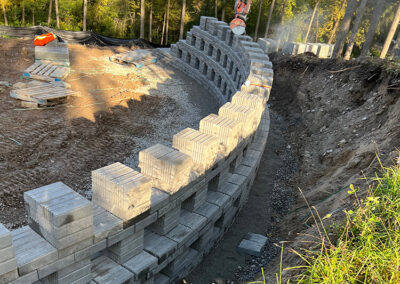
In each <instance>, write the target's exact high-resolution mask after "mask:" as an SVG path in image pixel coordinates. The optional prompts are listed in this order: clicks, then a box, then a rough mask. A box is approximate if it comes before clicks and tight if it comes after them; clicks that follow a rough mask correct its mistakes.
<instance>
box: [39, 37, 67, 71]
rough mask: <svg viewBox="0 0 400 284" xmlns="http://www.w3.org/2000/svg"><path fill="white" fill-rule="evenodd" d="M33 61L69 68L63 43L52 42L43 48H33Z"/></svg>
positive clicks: (65, 45)
mask: <svg viewBox="0 0 400 284" xmlns="http://www.w3.org/2000/svg"><path fill="white" fill-rule="evenodd" d="M35 61H36V62H51V63H52V64H55V65H61V66H69V65H70V64H69V52H68V45H67V44H66V43H65V42H54V43H52V44H49V45H45V46H35Z"/></svg>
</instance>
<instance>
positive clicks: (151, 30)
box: [149, 0, 153, 42]
mask: <svg viewBox="0 0 400 284" xmlns="http://www.w3.org/2000/svg"><path fill="white" fill-rule="evenodd" d="M152 37H153V0H151V3H150V15H149V41H150V42H151V40H152Z"/></svg>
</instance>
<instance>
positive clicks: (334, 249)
mask: <svg viewBox="0 0 400 284" xmlns="http://www.w3.org/2000/svg"><path fill="white" fill-rule="evenodd" d="M373 181H374V183H375V184H376V187H374V188H371V189H370V191H369V193H368V196H367V197H366V199H365V200H362V201H361V200H360V199H359V197H358V195H357V193H358V191H359V189H358V188H355V187H354V186H353V185H350V189H349V191H348V193H349V194H351V195H354V197H355V200H356V204H357V205H356V209H354V211H353V210H349V211H346V212H345V213H346V221H345V223H344V224H343V225H342V226H341V228H340V234H339V239H338V241H337V242H336V244H333V243H331V242H330V241H329V237H328V235H327V234H326V233H325V230H324V234H323V235H324V236H323V238H322V244H321V248H320V249H319V250H317V251H312V250H310V251H306V252H305V255H304V254H300V253H298V254H299V255H300V256H301V257H302V258H303V259H304V261H305V262H306V265H305V266H302V267H295V268H296V269H298V268H303V269H305V272H304V273H302V274H301V275H300V276H299V277H298V278H297V280H296V281H295V282H297V283H400V166H399V165H396V166H394V167H392V168H383V171H382V176H381V177H376V178H374V179H373ZM326 217H327V218H329V217H330V216H326ZM319 220H320V219H319ZM318 225H319V226H320V227H323V225H322V221H321V220H320V224H318ZM290 269H294V268H290Z"/></svg>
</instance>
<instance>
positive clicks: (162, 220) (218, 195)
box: [0, 17, 273, 284]
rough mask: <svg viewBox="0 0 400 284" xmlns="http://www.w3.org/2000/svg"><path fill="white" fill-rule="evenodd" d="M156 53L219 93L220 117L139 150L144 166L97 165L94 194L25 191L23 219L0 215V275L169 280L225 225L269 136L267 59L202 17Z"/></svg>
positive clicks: (5, 278) (26, 279)
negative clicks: (9, 220)
mask: <svg viewBox="0 0 400 284" xmlns="http://www.w3.org/2000/svg"><path fill="white" fill-rule="evenodd" d="M158 52H159V54H160V55H163V56H162V57H163V58H162V60H164V61H166V62H168V63H169V64H171V65H173V66H175V67H177V68H179V69H181V70H183V71H184V72H185V73H187V74H188V75H190V76H192V77H193V78H194V79H195V80H197V81H198V82H200V83H201V84H202V85H203V86H204V87H205V88H206V89H208V90H209V91H210V92H212V93H213V94H214V95H215V98H216V99H217V100H218V102H219V103H220V104H221V105H222V104H223V105H222V106H221V108H220V109H219V112H218V115H215V114H211V115H209V116H207V117H205V118H204V119H202V120H201V121H200V124H199V130H195V129H189V128H188V129H185V130H183V131H181V132H179V133H177V134H176V135H174V137H173V148H169V147H166V146H163V145H160V144H156V145H154V146H152V147H150V148H148V149H145V150H143V151H141V152H140V153H139V167H140V173H139V172H136V171H134V170H133V169H131V168H129V167H127V166H125V165H123V164H121V163H115V164H112V165H109V166H107V167H104V168H101V169H98V170H95V171H93V172H92V189H93V194H92V195H93V200H92V201H88V200H86V199H85V198H83V197H82V196H80V195H79V194H77V193H76V192H75V191H73V190H72V189H70V188H69V187H68V186H66V185H64V184H62V183H61V182H59V183H55V184H51V185H47V186H44V187H41V188H37V189H34V190H31V191H28V192H26V193H25V194H24V199H25V203H26V207H27V209H28V216H29V226H25V227H23V228H20V229H17V230H14V231H12V232H9V231H8V230H7V229H6V228H5V227H4V226H2V225H1V224H0V283H34V282H36V281H39V282H40V283H89V282H90V283H157V284H158V283H174V282H176V280H178V279H180V278H182V277H184V276H185V275H187V274H188V273H189V272H190V270H191V269H193V268H194V267H195V266H196V265H197V264H198V263H199V262H200V261H201V259H202V257H203V256H204V255H205V254H207V253H208V252H209V251H210V250H211V249H212V247H213V246H214V244H215V243H216V242H217V241H218V240H219V239H220V238H221V237H222V236H223V234H224V232H225V231H226V230H227V229H228V227H229V226H230V225H231V224H232V222H233V220H234V218H235V216H236V214H237V212H238V211H239V210H240V209H241V208H242V207H243V205H244V204H245V202H246V200H247V197H248V195H249V192H250V188H251V185H252V183H253V181H254V179H255V176H256V173H257V169H258V165H259V163H260V160H261V156H262V153H263V151H264V148H265V144H266V141H267V137H268V131H269V112H268V108H267V107H266V103H267V100H268V97H269V92H270V86H271V84H272V80H273V72H272V69H271V67H272V65H271V63H270V62H269V59H268V56H267V55H266V54H264V52H263V50H262V49H260V48H259V47H258V45H257V43H253V42H251V39H250V38H249V37H246V36H240V37H238V36H235V35H233V34H232V33H231V32H230V29H229V27H228V26H227V24H225V23H223V22H219V21H217V20H216V19H214V18H209V17H202V18H201V23H200V27H194V28H193V29H192V30H191V31H190V32H188V36H187V39H186V40H185V41H179V42H178V43H177V44H176V45H172V47H171V51H170V53H168V52H166V51H165V50H159V51H158Z"/></svg>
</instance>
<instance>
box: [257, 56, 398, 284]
mask: <svg viewBox="0 0 400 284" xmlns="http://www.w3.org/2000/svg"><path fill="white" fill-rule="evenodd" d="M271 60H272V62H273V64H274V71H275V74H274V86H273V89H272V96H271V99H270V103H271V108H272V109H273V110H274V111H276V112H278V114H279V115H280V116H282V117H283V118H284V120H285V123H286V125H287V129H286V131H285V133H284V138H285V140H286V143H287V148H290V149H291V150H292V153H293V154H294V156H295V157H296V160H297V164H298V168H299V170H298V172H297V174H295V175H294V176H293V177H292V178H291V179H290V181H289V182H288V183H287V185H288V187H287V188H286V190H290V191H292V193H293V196H294V198H295V202H294V203H293V204H292V206H291V208H290V209H289V212H288V214H285V215H284V218H283V221H282V222H280V223H279V225H278V226H277V227H278V228H279V229H278V230H277V231H276V232H273V233H272V236H274V237H275V238H276V239H278V240H280V241H289V243H287V244H285V247H286V248H288V250H285V252H286V253H285V257H284V259H285V260H284V267H292V266H296V265H298V264H299V263H300V260H299V258H297V257H295V255H294V254H293V253H287V251H290V249H289V248H294V249H296V250H297V251H300V248H301V247H310V246H311V245H314V244H315V243H314V244H311V243H310V242H315V241H318V237H319V235H318V232H317V230H316V227H315V226H314V220H313V219H312V217H311V214H310V210H309V209H308V207H307V205H306V203H305V201H304V199H306V200H307V201H308V202H309V203H310V205H311V206H315V207H316V209H317V210H318V212H319V214H320V216H321V217H324V216H325V215H327V214H332V218H331V219H330V220H329V221H327V224H329V223H330V222H332V221H340V220H341V219H342V218H343V213H342V212H343V210H345V209H349V208H351V207H352V205H353V203H354V199H353V196H349V195H348V193H347V190H348V188H349V185H350V184H356V185H359V186H360V187H361V188H363V189H364V190H365V189H366V187H367V184H366V181H365V180H362V178H364V177H372V176H374V173H375V172H377V171H379V168H380V166H379V162H378V158H377V155H378V156H379V158H380V159H381V161H382V163H383V164H384V165H385V164H386V165H390V164H393V162H395V161H396V159H397V156H398V153H397V151H396V147H399V144H400V127H399V126H400V89H399V88H398V86H399V82H400V81H399V77H400V76H399V75H398V73H397V72H396V71H395V70H392V71H391V70H387V66H386V65H387V64H386V63H385V62H384V61H380V60H375V61H371V60H364V61H351V62H344V61H341V60H340V61H338V60H320V59H317V58H314V57H310V56H307V55H303V56H298V57H285V56H281V55H274V56H272V58H271ZM259 174H262V173H259ZM298 188H300V189H301V190H302V192H303V194H304V197H303V196H302V194H301V193H300V191H299V190H298ZM363 192H364V191H363ZM361 196H362V193H361ZM312 236H314V237H312ZM266 270H267V271H268V275H269V277H270V278H271V279H273V278H274V277H275V276H274V274H275V273H276V272H277V271H278V270H279V260H278V259H276V260H275V261H274V262H273V263H271V265H270V266H269V267H267V269H266ZM292 273H293V272H292ZM284 275H286V277H289V275H290V273H289V272H284Z"/></svg>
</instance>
